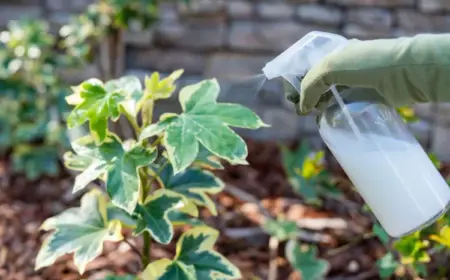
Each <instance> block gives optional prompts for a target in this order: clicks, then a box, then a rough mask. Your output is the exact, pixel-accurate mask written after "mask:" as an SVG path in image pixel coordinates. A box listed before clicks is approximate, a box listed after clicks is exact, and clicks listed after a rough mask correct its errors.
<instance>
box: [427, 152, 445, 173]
mask: <svg viewBox="0 0 450 280" xmlns="http://www.w3.org/2000/svg"><path fill="white" fill-rule="evenodd" d="M428 157H429V158H430V160H431V162H432V163H433V164H434V166H435V167H436V168H437V169H440V168H441V166H442V164H441V161H440V160H439V158H438V157H437V155H435V154H433V153H428Z"/></svg>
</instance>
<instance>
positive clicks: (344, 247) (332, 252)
mask: <svg viewBox="0 0 450 280" xmlns="http://www.w3.org/2000/svg"><path fill="white" fill-rule="evenodd" d="M373 237H375V234H374V233H373V232H370V233H368V234H364V235H363V236H361V237H359V238H356V239H354V240H352V241H350V242H348V243H346V244H344V245H342V246H340V247H338V248H336V249H331V250H328V252H327V256H334V255H337V254H340V253H342V252H344V251H346V250H348V249H350V248H351V247H353V246H355V245H358V244H359V243H360V242H362V241H364V240H367V239H371V238H373Z"/></svg>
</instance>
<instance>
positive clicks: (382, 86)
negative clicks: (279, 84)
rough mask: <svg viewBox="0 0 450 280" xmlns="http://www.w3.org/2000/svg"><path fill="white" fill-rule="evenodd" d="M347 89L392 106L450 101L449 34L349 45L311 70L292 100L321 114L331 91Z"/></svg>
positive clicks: (358, 96) (305, 109)
mask: <svg viewBox="0 0 450 280" xmlns="http://www.w3.org/2000/svg"><path fill="white" fill-rule="evenodd" d="M333 84H336V85H337V86H338V88H339V90H342V89H345V88H350V91H353V93H354V94H351V95H352V96H353V99H355V98H356V99H359V100H374V99H375V100H376V99H379V100H380V101H382V102H385V103H387V104H389V105H391V106H393V107H399V106H405V105H410V104H412V103H419V102H449V101H450V34H440V35H437V34H436V35H434V34H427V35H417V36H414V37H410V38H398V39H379V40H369V41H359V40H350V42H349V44H348V45H347V46H346V47H345V48H343V49H342V50H340V51H337V52H335V53H332V54H330V55H329V56H327V57H326V58H325V59H324V60H323V61H321V63H319V64H318V65H316V66H314V67H313V68H312V69H311V70H310V71H309V72H308V73H307V74H306V76H305V77H304V79H303V80H302V82H301V93H300V96H297V97H296V96H291V101H293V102H294V103H296V106H297V107H298V108H297V109H298V111H299V112H301V113H308V112H309V111H311V110H312V109H314V108H317V109H319V110H320V109H321V108H323V107H324V104H327V101H328V100H329V98H330V96H331V95H330V93H329V92H328V93H327V91H328V90H329V88H330V86H331V85H333Z"/></svg>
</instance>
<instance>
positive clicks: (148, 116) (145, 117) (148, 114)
mask: <svg viewBox="0 0 450 280" xmlns="http://www.w3.org/2000/svg"><path fill="white" fill-rule="evenodd" d="M154 105H155V101H154V100H153V99H147V100H145V101H144V105H143V106H142V127H147V126H148V125H150V124H151V123H152V119H153V108H154Z"/></svg>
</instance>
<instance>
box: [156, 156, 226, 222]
mask: <svg viewBox="0 0 450 280" xmlns="http://www.w3.org/2000/svg"><path fill="white" fill-rule="evenodd" d="M153 170H154V172H156V170H155V167H153ZM157 178H158V182H159V183H160V184H161V186H163V187H164V188H165V189H168V190H171V191H174V192H177V193H179V194H181V195H183V196H185V197H186V198H187V199H189V200H192V201H193V202H194V203H195V204H196V205H200V206H206V207H207V208H208V209H209V210H210V211H211V213H212V214H213V215H217V210H216V206H215V204H214V202H213V201H212V200H211V199H210V198H209V196H208V194H216V193H219V192H220V191H221V190H222V189H223V188H224V184H223V182H222V181H221V180H220V179H219V178H217V177H216V176H214V174H212V173H211V172H209V171H205V170H201V169H198V168H188V169H185V170H184V171H181V172H180V173H178V174H174V172H173V168H172V166H171V165H170V164H167V165H166V166H165V167H164V168H163V169H162V171H161V172H160V173H159V176H158V177H157Z"/></svg>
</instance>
